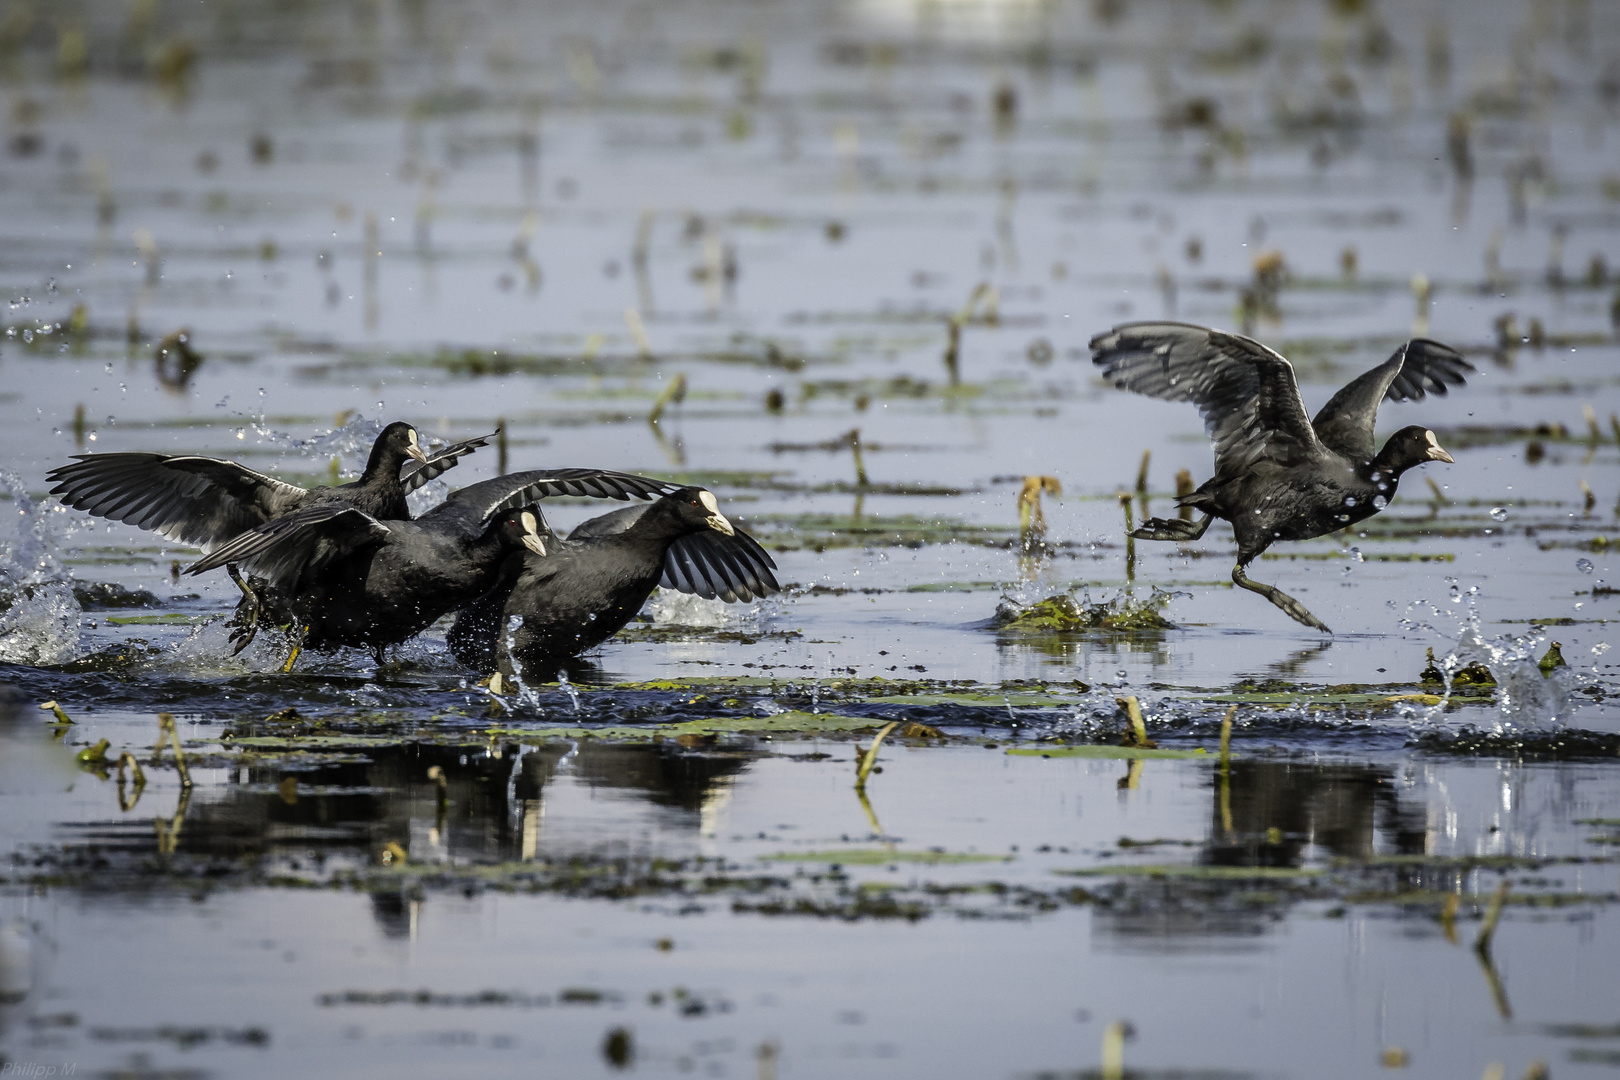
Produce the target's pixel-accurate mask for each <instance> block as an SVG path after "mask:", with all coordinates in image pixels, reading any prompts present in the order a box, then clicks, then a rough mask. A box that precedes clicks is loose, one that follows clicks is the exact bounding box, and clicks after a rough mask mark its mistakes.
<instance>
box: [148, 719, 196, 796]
mask: <svg viewBox="0 0 1620 1080" xmlns="http://www.w3.org/2000/svg"><path fill="white" fill-rule="evenodd" d="M165 741H167V742H168V743H169V745H170V746H172V747H174V767H175V768H176V769H177V770H179V773H180V786H181V787H187V788H189V787H190V786H191V770H189V769H187V768H186V755H185V751H183V750H181V749H180V732H179V731H177V730H176V729H175V726H174V714H173V713H166V712H164V713H158V741H157V746H155V747H153V749H152V761H153V763H154V764H155V763H156V762H157V761H158V760H159V759H160V758H161V757H162V756H163V743H164V742H165Z"/></svg>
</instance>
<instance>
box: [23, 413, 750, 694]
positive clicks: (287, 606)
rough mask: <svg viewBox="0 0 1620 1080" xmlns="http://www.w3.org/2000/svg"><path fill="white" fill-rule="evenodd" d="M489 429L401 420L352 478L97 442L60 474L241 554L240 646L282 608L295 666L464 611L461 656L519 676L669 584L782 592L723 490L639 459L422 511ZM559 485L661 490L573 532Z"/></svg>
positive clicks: (117, 512)
mask: <svg viewBox="0 0 1620 1080" xmlns="http://www.w3.org/2000/svg"><path fill="white" fill-rule="evenodd" d="M483 442H484V440H482V439H473V440H469V441H468V442H464V443H457V444H456V445H454V446H451V447H448V448H446V449H445V450H443V451H441V452H439V453H438V454H436V455H434V456H433V457H428V456H427V455H426V453H424V452H423V451H422V449H421V448H420V446H419V445H418V440H417V435H416V431H415V429H414V428H412V427H411V426H410V425H409V424H404V423H395V424H390V425H388V426H387V427H386V428H384V429H383V431H382V433H381V434H380V435H379V436H378V437H377V441H376V444H375V445H374V446H373V447H372V451H371V458H370V460H369V462H368V463H367V465H366V470H365V472H364V473H362V474H361V476H360V479H358V480H356V481H355V482H354V483H351V484H343V485H341V486H337V487H317V488H311V489H305V488H300V487H296V486H294V485H291V484H287V483H283V482H281V481H279V480H275V479H273V478H271V477H268V476H265V475H263V474H261V473H257V472H254V471H253V470H252V469H248V468H245V467H243V466H241V465H238V464H236V463H235V462H232V461H220V460H218V459H215V458H202V457H171V456H165V455H162V454H81V455H78V456H77V457H75V459H74V460H73V462H72V463H71V464H69V465H64V466H62V467H61V468H59V469H56V470H54V471H52V472H51V473H50V474H49V476H48V479H50V480H51V481H52V482H53V483H54V484H55V487H53V488H52V489H51V491H52V494H55V495H58V496H60V497H61V499H62V501H63V502H64V503H66V504H67V505H68V506H72V507H75V508H76V509H80V510H86V511H88V512H90V513H92V514H97V515H99V516H101V517H106V518H111V519H113V520H114V521H122V522H126V523H128V524H131V525H137V526H140V527H141V528H147V529H153V530H155V531H157V532H160V533H162V534H164V535H165V536H168V537H170V538H172V539H177V540H182V541H185V542H188V543H193V544H198V545H202V546H207V547H208V548H209V549H210V550H209V553H208V554H207V555H206V556H204V557H203V558H202V559H200V560H198V561H197V562H196V563H193V564H192V565H191V566H190V567H188V568H187V570H186V572H187V573H189V574H200V573H203V572H205V571H208V570H212V569H215V568H216V567H220V566H224V567H227V568H229V570H230V572H231V575H232V577H233V579H234V580H236V582H237V584H238V585H239V586H240V587H241V589H242V591H243V593H244V599H243V608H244V611H243V618H242V620H241V623H240V625H239V627H238V630H237V632H236V633H235V634H234V635H233V640H235V641H236V642H237V646H236V648H237V651H238V652H240V651H241V649H242V648H244V647H245V646H246V645H247V643H248V642H249V641H251V640H252V639H253V636H254V634H255V633H256V632H257V629H258V627H259V625H260V624H261V623H262V622H263V621H264V620H265V618H266V613H269V617H270V618H271V619H272V621H274V622H276V623H278V624H284V625H286V626H288V627H289V628H290V630H291V632H292V637H293V646H292V650H291V653H290V655H289V656H288V658H287V662H286V665H285V668H284V670H288V671H290V670H291V669H292V666H293V664H294V663H295V662H296V661H297V659H298V656H299V653H300V651H301V650H303V649H330V648H335V647H338V646H344V645H351V646H362V647H365V648H369V649H371V650H372V651H373V652H374V653H376V655H377V658H378V659H379V661H380V660H381V659H382V653H383V650H384V649H385V648H387V647H388V646H389V645H397V644H399V643H401V642H403V641H405V640H407V639H409V638H411V637H413V636H415V635H416V634H419V633H421V632H422V631H423V630H425V629H427V628H428V627H429V626H431V625H432V624H433V623H435V622H437V621H438V620H439V619H440V618H442V617H443V616H445V615H447V614H449V613H450V612H452V611H456V610H457V609H461V614H460V615H459V616H458V617H457V620H456V623H455V626H454V628H453V630H452V632H451V635H450V642H451V650H452V652H454V653H455V655H456V656H457V657H458V658H460V659H461V660H462V661H464V662H465V663H468V664H470V665H472V666H474V667H477V668H479V669H481V670H484V671H494V670H499V669H504V670H506V671H508V672H511V671H513V670H515V669H516V668H518V667H521V666H523V665H533V664H535V663H545V662H547V661H556V660H560V659H563V658H566V657H570V656H574V655H577V654H578V653H580V652H582V651H584V650H585V649H587V648H590V647H591V646H593V645H595V644H597V643H599V642H601V641H603V640H605V639H606V638H607V637H609V636H610V635H612V634H613V633H615V632H616V631H618V630H619V629H620V628H622V627H623V626H624V625H625V624H626V623H628V622H629V621H630V620H631V619H633V618H634V617H635V615H636V613H637V612H638V611H639V610H640V609H641V606H642V604H643V603H645V602H646V600H647V597H648V596H650V595H651V594H652V591H653V589H654V588H655V587H657V586H658V585H659V584H660V583H662V584H665V585H667V586H669V587H671V588H674V589H678V590H681V591H684V592H689V593H696V594H698V595H700V596H707V597H717V596H718V597H723V598H725V599H728V600H734V601H735V600H751V599H753V598H754V597H756V596H768V595H770V594H772V593H774V592H776V591H778V589H779V586H778V584H777V581H776V578H775V576H774V574H773V573H772V571H774V570H775V568H776V564H775V562H774V561H773V560H772V559H771V557H770V555H769V554H768V553H766V551H765V549H764V548H762V547H760V546H759V544H758V543H757V542H756V541H755V540H754V539H753V537H751V536H749V535H748V534H747V533H744V532H741V531H740V530H738V529H736V528H735V527H734V526H733V525H732V524H731V522H729V521H727V520H726V518H725V516H724V515H723V514H721V513H720V510H719V505H718V503H717V502H716V501H715V498H714V496H713V495H712V494H711V493H709V492H708V491H705V490H703V489H702V488H695V487H676V486H675V485H673V484H669V483H666V482H664V481H662V480H654V479H652V478H651V477H646V476H636V475H634V474H632V473H622V472H614V471H612V470H609V469H537V470H533V471H529V472H519V473H511V474H508V475H506V476H502V477H499V478H497V479H495V480H485V481H483V482H482V483H478V484H472V485H470V486H468V487H464V488H462V489H460V490H459V491H455V492H452V493H451V494H450V496H449V497H448V498H446V499H445V500H444V502H442V503H440V504H439V505H438V506H435V507H433V508H432V509H431V510H429V511H428V512H427V513H425V514H423V515H422V516H421V517H419V518H416V519H412V518H411V516H410V510H409V508H408V507H407V506H406V502H405V496H406V495H407V494H408V493H409V492H411V491H413V490H415V489H416V488H417V487H420V486H421V485H422V484H423V483H425V482H426V481H427V480H429V479H431V478H433V477H434V476H437V475H439V474H440V473H442V472H443V471H444V470H446V469H448V468H451V467H452V466H454V465H455V464H456V462H457V459H459V458H460V457H461V456H462V455H464V454H467V453H469V452H471V451H472V450H474V449H476V448H477V447H478V446H480V445H482V444H483ZM413 459H414V460H413ZM408 462H409V464H407V463H408ZM402 466H403V471H402ZM556 495H578V496H590V497H595V498H606V499H618V500H620V501H625V500H628V499H630V498H639V499H647V500H653V501H652V502H651V505H649V506H642V507H637V508H634V510H629V511H626V510H621V511H619V512H617V513H613V514H607V515H604V516H603V517H600V518H596V519H594V520H592V521H587V522H586V523H585V524H584V525H581V526H580V527H579V528H577V529H575V530H574V531H573V533H572V534H571V535H570V536H569V537H568V538H567V539H566V540H564V539H562V538H559V537H558V536H556V534H554V533H553V532H552V531H551V529H550V527H549V526H548V525H547V524H546V519H545V515H544V513H543V512H542V511H541V509H540V505H539V500H541V499H544V498H546V497H548V496H556ZM238 567H240V568H242V569H245V570H246V571H247V572H248V574H249V578H248V579H247V580H243V578H242V576H241V574H240V573H239V571H238V569H237V568H238Z"/></svg>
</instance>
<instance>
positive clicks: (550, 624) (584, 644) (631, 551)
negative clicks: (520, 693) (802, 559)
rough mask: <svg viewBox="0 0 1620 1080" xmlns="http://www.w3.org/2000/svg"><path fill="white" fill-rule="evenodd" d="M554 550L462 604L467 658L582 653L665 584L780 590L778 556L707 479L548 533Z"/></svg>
mask: <svg viewBox="0 0 1620 1080" xmlns="http://www.w3.org/2000/svg"><path fill="white" fill-rule="evenodd" d="M546 549H547V554H546V555H545V557H543V558H541V557H538V556H535V555H532V554H525V553H522V552H519V553H517V554H516V555H514V556H512V557H511V558H509V559H508V560H507V564H506V566H505V567H504V568H503V570H502V574H501V581H500V584H499V585H497V586H496V588H495V589H493V590H492V591H491V592H490V593H488V594H487V595H485V596H482V597H480V598H479V599H478V600H477V601H476V602H475V603H473V604H469V605H468V606H466V607H464V608H462V609H461V611H460V613H459V614H458V615H457V616H456V622H455V625H453V626H452V627H451V628H450V634H449V644H450V649H451V651H452V652H454V653H455V654H456V656H457V657H458V658H459V659H460V660H461V661H462V662H463V663H466V664H467V665H469V666H471V667H475V668H478V669H479V670H481V671H492V670H496V669H497V668H502V669H505V670H506V671H507V673H511V671H512V657H513V656H515V657H516V660H517V663H518V664H521V665H533V664H535V663H544V662H546V661H556V660H559V659H562V658H565V657H569V656H576V655H578V654H579V653H582V652H584V651H585V650H586V649H589V648H592V647H593V646H596V645H599V644H601V643H602V642H604V641H606V640H607V639H608V638H610V637H612V636H613V635H614V634H615V633H617V632H618V631H619V630H620V629H621V628H623V627H624V625H625V624H626V623H628V622H629V621H630V620H631V619H633V618H634V617H635V615H636V613H637V612H638V611H640V610H641V606H642V604H644V603H646V601H647V597H649V596H650V595H652V591H653V589H654V588H655V587H657V586H658V585H660V584H662V585H664V586H665V587H666V588H672V589H676V590H679V591H681V592H688V593H695V594H697V595H699V596H703V597H708V598H710V599H713V598H715V597H719V598H721V599H724V600H727V601H738V600H742V601H748V600H752V599H753V598H754V597H756V596H769V595H770V594H772V593H774V592H777V591H778V590H779V589H780V586H779V585H778V584H777V582H776V578H775V576H774V575H773V574H772V572H771V571H773V570H774V569H775V568H776V563H775V562H774V561H772V559H771V557H770V555H769V554H768V553H767V552H766V551H765V549H764V548H762V547H760V546H759V543H758V542H757V541H755V540H754V538H753V537H751V536H749V535H748V534H747V533H745V532H739V531H737V530H736V529H735V528H733V526H732V525H731V523H730V522H729V521H727V520H726V518H725V516H724V515H723V514H721V513H720V509H719V505H718V503H717V502H716V501H715V498H714V496H713V495H712V494H710V493H709V492H707V491H705V490H703V489H702V488H695V487H688V488H681V489H679V490H676V491H672V492H669V493H668V494H666V495H665V496H664V497H663V498H661V499H659V500H658V501H657V502H655V503H653V504H652V505H651V506H645V507H641V506H636V507H628V508H626V509H624V510H619V511H615V512H614V513H611V514H604V515H602V516H601V517H597V518H592V519H591V520H589V521H587V522H585V523H583V524H582V525H580V526H579V527H578V528H576V529H575V530H574V531H573V533H572V534H570V536H569V537H568V539H566V540H562V539H559V538H557V537H556V536H555V535H554V534H551V535H548V537H547V539H546ZM509 652H510V655H509Z"/></svg>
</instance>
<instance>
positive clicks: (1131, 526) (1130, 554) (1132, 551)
mask: <svg viewBox="0 0 1620 1080" xmlns="http://www.w3.org/2000/svg"><path fill="white" fill-rule="evenodd" d="M1119 505H1120V506H1122V507H1124V509H1125V580H1126V581H1135V580H1136V537H1135V536H1134V535H1132V534H1133V533H1135V532H1136V521H1135V519H1134V517H1133V515H1132V514H1131V495H1130V493H1129V492H1127V491H1121V492H1120V493H1119Z"/></svg>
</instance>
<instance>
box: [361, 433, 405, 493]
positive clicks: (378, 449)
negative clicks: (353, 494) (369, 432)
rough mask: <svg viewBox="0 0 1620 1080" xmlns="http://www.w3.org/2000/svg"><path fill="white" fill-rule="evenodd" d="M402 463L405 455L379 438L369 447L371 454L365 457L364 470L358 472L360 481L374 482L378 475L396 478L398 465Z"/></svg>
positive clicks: (363, 482) (391, 478) (365, 482)
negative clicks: (374, 444) (375, 443)
mask: <svg viewBox="0 0 1620 1080" xmlns="http://www.w3.org/2000/svg"><path fill="white" fill-rule="evenodd" d="M404 463H405V455H404V454H403V453H401V452H400V451H399V449H398V448H396V447H394V446H391V445H389V444H388V443H387V442H384V441H380V440H379V441H378V443H377V445H376V446H373V447H372V448H371V456H370V457H369V458H367V459H366V471H365V472H363V473H361V474H360V482H361V483H362V484H367V483H372V484H374V483H376V482H377V481H378V478H379V477H382V478H385V479H390V480H398V479H399V467H400V466H401V465H403V464H404Z"/></svg>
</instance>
